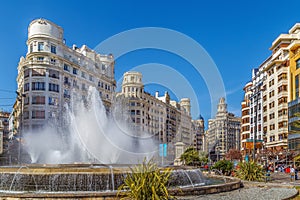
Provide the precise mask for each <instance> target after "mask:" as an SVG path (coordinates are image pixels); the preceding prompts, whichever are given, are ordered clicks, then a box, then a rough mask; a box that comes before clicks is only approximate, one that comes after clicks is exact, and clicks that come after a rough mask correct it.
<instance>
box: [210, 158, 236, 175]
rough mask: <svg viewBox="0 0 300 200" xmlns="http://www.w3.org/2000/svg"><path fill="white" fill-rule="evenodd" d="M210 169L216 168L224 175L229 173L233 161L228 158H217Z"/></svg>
mask: <svg viewBox="0 0 300 200" xmlns="http://www.w3.org/2000/svg"><path fill="white" fill-rule="evenodd" d="M212 169H217V170H219V171H221V172H222V174H224V175H230V174H231V172H232V170H233V163H232V162H231V161H229V160H219V161H218V162H216V163H215V164H214V165H213V166H212Z"/></svg>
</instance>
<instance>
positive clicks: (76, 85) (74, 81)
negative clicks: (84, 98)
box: [73, 80, 79, 89]
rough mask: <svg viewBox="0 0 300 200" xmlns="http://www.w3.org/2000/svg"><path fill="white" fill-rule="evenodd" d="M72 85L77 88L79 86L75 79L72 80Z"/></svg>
mask: <svg viewBox="0 0 300 200" xmlns="http://www.w3.org/2000/svg"><path fill="white" fill-rule="evenodd" d="M73 87H75V88H77V89H79V86H78V83H77V80H73Z"/></svg>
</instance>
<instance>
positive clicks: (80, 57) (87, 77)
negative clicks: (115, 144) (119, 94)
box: [14, 19, 116, 130]
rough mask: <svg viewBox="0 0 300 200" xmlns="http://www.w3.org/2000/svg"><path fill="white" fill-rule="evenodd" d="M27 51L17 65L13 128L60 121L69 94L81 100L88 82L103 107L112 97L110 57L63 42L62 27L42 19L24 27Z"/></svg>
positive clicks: (69, 97)
mask: <svg viewBox="0 0 300 200" xmlns="http://www.w3.org/2000/svg"><path fill="white" fill-rule="evenodd" d="M26 44H27V47H28V48H27V53H26V56H25V57H21V58H20V62H19V65H18V76H17V84H18V94H19V95H18V99H17V101H16V103H15V105H14V112H15V114H14V118H15V120H17V121H18V123H16V126H17V127H16V130H19V129H20V128H22V129H24V130H33V129H38V128H41V127H43V126H44V124H45V123H46V122H49V121H56V123H60V122H61V121H62V120H61V118H60V117H61V116H62V112H63V111H64V106H65V105H66V104H68V103H69V102H70V99H71V98H72V97H73V96H72V95H73V94H74V95H75V94H76V96H77V97H80V98H82V99H83V100H85V98H86V96H87V92H88V88H89V86H94V87H95V88H97V90H98V91H99V94H100V95H101V98H102V100H103V102H104V105H105V107H106V109H107V110H109V109H110V107H111V103H112V100H113V98H114V91H115V87H116V82H115V79H114V57H113V56H112V55H111V54H109V55H100V54H98V53H96V52H95V51H93V50H92V49H90V48H88V47H87V46H86V45H83V46H82V47H80V48H79V47H77V46H76V45H73V47H72V48H70V47H68V46H67V45H66V42H65V39H64V32H63V29H62V28H61V27H60V26H58V25H56V24H54V23H52V22H50V21H48V20H45V19H37V20H34V21H32V22H31V23H30V25H29V27H28V39H27V43H26Z"/></svg>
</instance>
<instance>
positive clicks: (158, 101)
mask: <svg viewBox="0 0 300 200" xmlns="http://www.w3.org/2000/svg"><path fill="white" fill-rule="evenodd" d="M116 99H117V102H118V103H117V104H118V105H120V107H121V108H123V109H122V114H119V116H122V118H124V117H125V118H127V119H128V122H129V124H130V125H131V126H132V128H133V129H134V130H135V131H136V132H137V133H139V132H146V133H150V134H152V135H153V136H154V137H155V138H156V140H157V141H159V144H167V153H166V154H167V156H166V158H165V162H173V161H174V159H175V143H176V142H182V143H183V144H184V146H185V147H188V146H192V145H193V142H194V140H193V139H194V135H193V131H192V121H191V114H190V100H189V99H187V98H184V99H181V101H180V102H176V101H173V100H171V99H170V95H169V94H168V92H165V94H164V95H163V96H159V93H158V92H156V93H155V96H152V95H151V94H149V93H147V92H145V91H144V84H143V82H142V74H141V73H139V72H126V73H125V74H124V76H123V82H122V91H121V92H120V93H118V94H117V97H116ZM128 116H129V117H128Z"/></svg>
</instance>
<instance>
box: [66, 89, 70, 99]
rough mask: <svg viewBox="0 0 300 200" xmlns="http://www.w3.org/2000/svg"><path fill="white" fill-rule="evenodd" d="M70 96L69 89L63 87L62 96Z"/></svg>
mask: <svg viewBox="0 0 300 200" xmlns="http://www.w3.org/2000/svg"><path fill="white" fill-rule="evenodd" d="M70 97H71V95H70V91H69V90H67V89H64V98H70Z"/></svg>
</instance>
